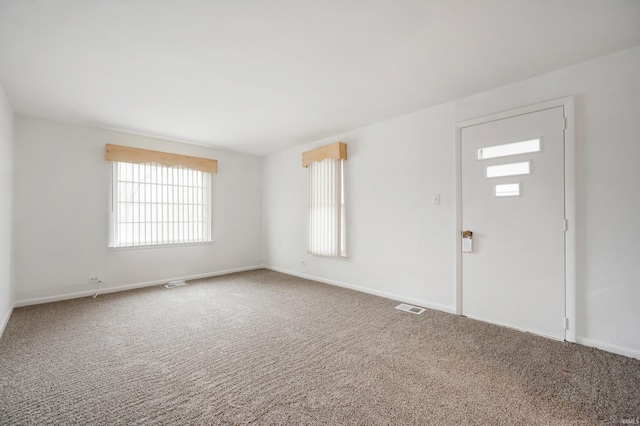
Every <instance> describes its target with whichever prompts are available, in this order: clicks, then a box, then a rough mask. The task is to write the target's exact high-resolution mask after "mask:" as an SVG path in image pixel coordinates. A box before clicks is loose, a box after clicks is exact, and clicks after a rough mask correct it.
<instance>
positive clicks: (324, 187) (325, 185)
mask: <svg viewBox="0 0 640 426" xmlns="http://www.w3.org/2000/svg"><path fill="white" fill-rule="evenodd" d="M345 160H346V145H345V144H343V143H337V144H333V145H328V146H326V147H322V148H318V149H317V150H313V151H308V152H306V153H304V154H303V166H305V167H308V168H309V218H308V251H309V253H310V254H313V255H317V256H331V257H346V256H347V249H346V221H345V197H344V164H345Z"/></svg>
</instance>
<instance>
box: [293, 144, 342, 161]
mask: <svg viewBox="0 0 640 426" xmlns="http://www.w3.org/2000/svg"><path fill="white" fill-rule="evenodd" d="M327 158H333V159H336V160H346V159H347V144H346V143H344V142H336V143H332V144H331V145H325V146H321V147H320V148H316V149H312V150H311V151H307V152H303V153H302V167H307V166H309V164H311V163H313V162H314V161H317V162H318V163H321V162H322V160H325V159H327Z"/></svg>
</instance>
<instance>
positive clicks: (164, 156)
mask: <svg viewBox="0 0 640 426" xmlns="http://www.w3.org/2000/svg"><path fill="white" fill-rule="evenodd" d="M106 160H107V161H119V162H123V163H134V164H140V163H160V164H162V165H165V166H167V167H172V166H178V165H180V166H184V167H187V168H189V169H193V170H199V171H201V172H206V173H218V160H214V159H211V158H201V157H191V156H189V155H180V154H170V153H168V152H160V151H151V150H148V149H140V148H131V147H128V146H120V145H111V144H107V156H106Z"/></svg>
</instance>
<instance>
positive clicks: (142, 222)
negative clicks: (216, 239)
mask: <svg viewBox="0 0 640 426" xmlns="http://www.w3.org/2000/svg"><path fill="white" fill-rule="evenodd" d="M210 185H211V174H210V173H206V172H202V171H198V170H192V169H188V168H185V167H183V166H173V167H166V166H163V165H162V164H157V163H145V164H131V163H123V162H114V163H113V189H112V195H113V203H112V235H111V241H110V246H111V247H131V246H152V245H164V244H188V243H201V242H210V241H211V190H210V187H211V186H210Z"/></svg>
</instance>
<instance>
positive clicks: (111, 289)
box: [13, 265, 263, 308]
mask: <svg viewBox="0 0 640 426" xmlns="http://www.w3.org/2000/svg"><path fill="white" fill-rule="evenodd" d="M262 268H263V266H262V265H254V266H245V267H242V268H234V269H226V270H224V271H217V272H207V273H205V274H198V275H189V276H186V277H173V278H167V279H162V280H156V281H147V282H142V283H135V284H126V285H121V286H114V287H105V288H101V289H100V291H98V294H107V293H116V292H119V291H125V290H133V289H136V288H143V287H153V286H156V285H163V284H166V283H168V282H170V281H180V280H183V281H190V280H197V279H200V278H210V277H217V276H220V275H228V274H233V273H235V272H244V271H252V270H254V269H262ZM94 294H96V290H95V289H92V290H85V291H79V292H75V293H65V294H56V295H52V296H46V297H37V298H33V299H24V300H18V301H16V302H15V303H14V304H13V306H14V307H16V308H18V307H22V306H30V305H39V304H41V303H49V302H58V301H61V300H69V299H77V298H80V297H87V296H93V295H94Z"/></svg>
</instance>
